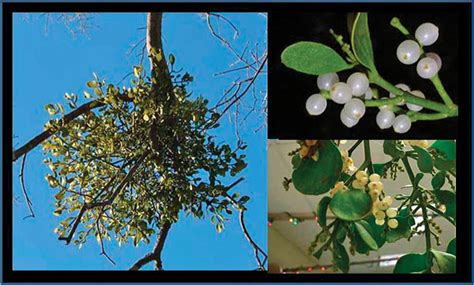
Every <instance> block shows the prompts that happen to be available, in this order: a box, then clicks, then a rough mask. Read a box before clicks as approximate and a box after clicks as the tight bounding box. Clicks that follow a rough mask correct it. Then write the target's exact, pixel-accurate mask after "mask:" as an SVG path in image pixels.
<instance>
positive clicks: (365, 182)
mask: <svg viewBox="0 0 474 285" xmlns="http://www.w3.org/2000/svg"><path fill="white" fill-rule="evenodd" d="M357 180H358V181H359V183H360V184H361V185H364V186H365V185H367V183H368V182H369V179H368V178H367V177H362V178H360V179H357Z"/></svg>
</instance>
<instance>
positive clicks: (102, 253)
mask: <svg viewBox="0 0 474 285" xmlns="http://www.w3.org/2000/svg"><path fill="white" fill-rule="evenodd" d="M99 219H100V218H99ZM99 219H97V221H96V225H97V232H98V233H99V241H100V250H101V252H100V255H103V256H105V258H107V259H108V260H109V261H110V263H112V264H113V265H116V263H115V261H114V260H113V259H112V258H111V257H110V256H109V255H108V254H107V252H106V251H105V247H104V241H103V239H102V233H101V232H100V225H99Z"/></svg>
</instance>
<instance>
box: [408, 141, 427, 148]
mask: <svg viewBox="0 0 474 285" xmlns="http://www.w3.org/2000/svg"><path fill="white" fill-rule="evenodd" d="M403 142H404V143H405V144H407V145H411V146H419V147H422V148H427V147H428V146H429V143H428V140H404V141H403Z"/></svg>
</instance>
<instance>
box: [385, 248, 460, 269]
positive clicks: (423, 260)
mask: <svg viewBox="0 0 474 285" xmlns="http://www.w3.org/2000/svg"><path fill="white" fill-rule="evenodd" d="M430 253H431V254H430ZM430 253H424V254H420V253H409V254H406V255H404V256H402V257H401V258H400V259H399V260H398V262H397V264H396V265H395V269H394V270H393V273H401V274H406V273H425V272H428V271H430V270H431V266H430V265H431V264H432V260H430V258H433V259H434V260H435V261H436V264H437V265H438V268H439V271H440V273H456V256H454V255H452V254H450V253H446V252H442V251H438V250H435V249H431V252H430Z"/></svg>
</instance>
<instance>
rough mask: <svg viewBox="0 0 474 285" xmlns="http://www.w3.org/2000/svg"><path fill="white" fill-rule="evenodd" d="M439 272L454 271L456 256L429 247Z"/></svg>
mask: <svg viewBox="0 0 474 285" xmlns="http://www.w3.org/2000/svg"><path fill="white" fill-rule="evenodd" d="M431 252H432V253H433V256H434V258H435V260H436V264H438V267H439V271H440V272H441V273H456V256H454V255H452V254H449V253H446V252H442V251H438V250H434V249H431Z"/></svg>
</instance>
